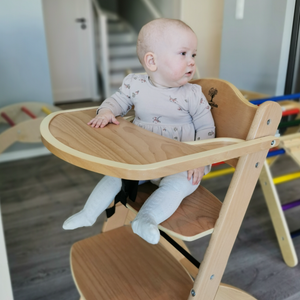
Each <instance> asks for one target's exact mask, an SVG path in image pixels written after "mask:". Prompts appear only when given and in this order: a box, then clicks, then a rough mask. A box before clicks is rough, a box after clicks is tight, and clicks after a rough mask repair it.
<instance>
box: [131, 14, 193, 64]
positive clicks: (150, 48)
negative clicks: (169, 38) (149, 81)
mask: <svg viewBox="0 0 300 300" xmlns="http://www.w3.org/2000/svg"><path fill="white" fill-rule="evenodd" d="M174 27H175V28H176V27H177V28H178V27H179V28H184V29H189V30H191V31H192V32H194V31H193V29H192V28H191V27H190V26H188V25H187V24H186V23H184V22H183V21H181V20H177V19H167V18H160V19H155V20H153V21H151V22H149V23H147V24H146V25H144V26H143V27H142V29H141V30H140V32H139V35H138V40H137V44H136V52H137V56H138V58H139V60H140V63H141V64H142V65H143V66H144V56H145V54H146V53H147V52H155V45H157V44H158V43H161V42H162V36H163V34H164V32H165V31H166V30H167V29H175V28H174ZM174 33H175V34H176V32H174Z"/></svg>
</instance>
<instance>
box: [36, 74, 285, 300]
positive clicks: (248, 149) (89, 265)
mask: <svg viewBox="0 0 300 300" xmlns="http://www.w3.org/2000/svg"><path fill="white" fill-rule="evenodd" d="M194 83H195V84H200V85H201V86H202V89H203V92H204V94H205V96H206V97H207V99H208V101H209V102H210V104H211V105H212V107H213V109H212V113H213V116H214V120H215V123H216V138H215V139H212V140H204V141H195V142H189V143H180V142H177V141H174V140H171V139H167V138H164V137H161V136H158V135H156V134H153V133H151V132H148V131H146V130H144V129H141V128H139V127H137V126H135V125H133V124H131V123H130V122H128V121H126V120H124V119H122V118H118V120H119V121H120V125H118V126H116V125H112V124H110V125H108V126H106V127H105V128H103V129H94V128H91V127H89V126H87V125H86V124H87V122H88V121H89V120H90V119H91V118H92V117H93V116H94V115H95V109H80V110H70V111H63V112H58V113H54V114H52V115H51V116H49V117H47V118H46V119H45V120H44V121H43V123H42V125H41V133H42V138H43V142H44V144H45V145H46V147H47V148H48V149H49V150H50V151H52V152H53V153H54V154H55V155H57V156H58V157H60V158H62V159H64V160H66V161H68V162H69V163H71V164H74V165H77V166H79V167H82V168H85V169H88V170H91V171H93V172H98V173H101V174H105V175H110V176H115V177H120V178H123V179H130V180H147V179H152V178H158V177H163V176H167V175H170V174H174V173H178V172H182V171H185V170H189V169H193V168H196V167H200V166H204V165H208V164H212V163H217V162H220V161H226V162H227V163H228V164H230V165H232V166H234V167H235V168H236V169H235V173H234V175H233V177H232V181H231V183H230V186H229V188H228V191H227V194H226V197H225V200H224V202H223V204H222V203H221V202H220V201H219V200H218V199H217V198H216V197H215V196H214V195H212V194H211V193H210V192H209V191H207V190H206V189H205V188H203V187H202V186H200V187H199V188H198V190H197V191H196V192H195V193H193V194H192V195H190V196H189V197H187V198H185V199H184V201H183V202H182V204H181V205H180V207H179V208H178V210H177V211H176V212H175V213H174V215H172V216H171V217H170V218H169V219H168V220H166V221H165V222H163V223H162V224H160V225H159V228H160V229H161V231H163V232H165V233H167V234H168V236H174V237H175V238H176V239H181V240H187V241H191V240H195V239H198V238H201V237H203V236H205V235H207V234H211V239H210V242H209V245H208V248H207V250H206V253H205V256H204V259H203V261H202V263H201V265H200V269H199V272H198V270H197V273H198V274H192V272H193V271H194V269H193V268H191V267H190V264H189V263H186V264H185V266H186V267H187V269H188V270H189V271H190V273H188V272H187V269H185V268H184V267H183V265H182V264H181V263H180V262H183V261H185V259H182V255H181V254H179V255H174V253H175V252H176V251H175V250H170V247H169V246H166V242H165V240H164V239H163V238H161V242H160V243H159V244H158V245H150V244H148V243H147V242H145V241H144V240H142V239H141V238H140V237H139V236H137V235H135V234H133V232H132V230H131V227H130V226H126V225H125V226H123V225H124V224H125V223H128V219H130V218H131V217H130V214H132V211H133V212H134V211H137V210H138V209H139V206H140V205H141V202H142V201H143V200H144V199H145V198H146V197H147V195H146V194H147V193H148V191H147V190H148V187H147V186H144V185H141V186H140V192H139V194H138V197H137V200H136V202H134V203H133V202H130V203H129V204H127V206H128V207H130V209H131V211H130V214H128V210H127V209H126V208H125V207H123V206H118V205H117V209H116V213H115V215H113V217H111V218H110V219H108V222H107V223H106V224H105V226H104V230H103V233H101V234H99V235H96V236H93V237H90V238H87V239H85V240H82V241H79V242H77V243H75V244H74V245H73V246H72V249H71V268H72V274H73V278H74V280H75V283H76V286H77V288H78V291H79V293H80V295H81V299H86V300H92V299H95V300H96V299H97V300H100V299H105V300H108V299H143V300H146V299H163V300H166V299H172V300H174V299H180V300H182V299H189V300H192V299H197V300H212V299H215V300H250V299H254V298H253V297H252V296H250V295H249V294H247V293H245V292H244V291H241V290H239V289H237V288H235V287H232V286H228V285H225V284H222V283H221V279H222V276H223V273H224V270H225V267H226V264H227V261H228V258H229V255H230V252H231V250H232V247H233V244H234V242H235V239H236V236H237V234H238V231H239V228H240V225H241V223H242V220H243V218H244V215H245V212H246V210H247V206H248V203H249V201H250V199H251V196H252V193H253V190H254V188H255V185H256V182H257V179H258V177H259V174H260V171H261V168H262V166H263V164H264V161H265V158H266V155H267V153H268V150H269V148H271V147H272V146H275V145H276V144H277V143H278V139H276V138H275V137H274V135H275V132H276V129H277V126H278V124H279V121H280V118H281V108H280V106H279V105H278V104H276V103H274V102H266V103H264V104H262V105H260V106H259V107H257V106H254V105H252V104H250V103H249V102H248V101H246V100H245V99H244V98H243V96H242V94H241V93H240V92H239V91H238V90H237V89H236V88H235V87H234V86H233V85H232V84H230V83H228V82H225V81H222V80H218V79H200V80H196V81H194ZM216 91H217V92H216ZM150 189H151V187H150ZM128 216H129V217H128ZM191 275H193V276H191ZM192 277H195V280H193V278H192Z"/></svg>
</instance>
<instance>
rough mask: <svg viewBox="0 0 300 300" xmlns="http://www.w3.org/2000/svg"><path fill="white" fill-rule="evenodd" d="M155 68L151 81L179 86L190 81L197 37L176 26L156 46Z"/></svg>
mask: <svg viewBox="0 0 300 300" xmlns="http://www.w3.org/2000/svg"><path fill="white" fill-rule="evenodd" d="M156 50H157V51H156V54H157V55H156V63H157V70H156V72H154V73H153V79H152V80H153V81H154V83H156V84H157V85H160V86H164V87H179V86H182V85H184V84H186V83H187V82H188V81H190V80H191V79H192V78H193V76H194V74H195V70H196V66H195V56H196V52H197V37H196V35H195V33H194V32H192V31H191V30H189V29H186V28H176V31H175V30H174V31H170V32H169V33H166V34H165V36H164V40H163V42H162V43H161V44H160V45H159V46H158V47H157V48H156Z"/></svg>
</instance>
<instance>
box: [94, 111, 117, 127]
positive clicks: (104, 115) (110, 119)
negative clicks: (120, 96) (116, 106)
mask: <svg viewBox="0 0 300 300" xmlns="http://www.w3.org/2000/svg"><path fill="white" fill-rule="evenodd" d="M109 123H113V124H116V125H119V124H120V123H119V121H118V120H117V119H116V118H115V116H114V114H113V113H112V112H111V111H110V110H108V109H100V110H99V112H98V115H96V117H95V118H93V119H92V120H91V121H89V122H88V125H91V127H94V128H103V127H105V126H106V125H107V124H109Z"/></svg>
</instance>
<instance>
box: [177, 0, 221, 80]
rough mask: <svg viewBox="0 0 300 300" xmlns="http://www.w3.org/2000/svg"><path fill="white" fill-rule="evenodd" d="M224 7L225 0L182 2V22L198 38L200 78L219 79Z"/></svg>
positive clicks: (189, 0) (183, 0)
mask: <svg viewBox="0 0 300 300" xmlns="http://www.w3.org/2000/svg"><path fill="white" fill-rule="evenodd" d="M223 5H224V1H223V0H209V1H207V0H181V20H183V21H184V22H186V23H187V24H188V25H189V26H190V27H191V28H192V29H193V30H194V31H195V33H196V35H197V37H198V53H197V57H196V58H197V59H196V62H197V67H198V69H199V73H200V77H219V70H220V54H221V37H222V23H223Z"/></svg>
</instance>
